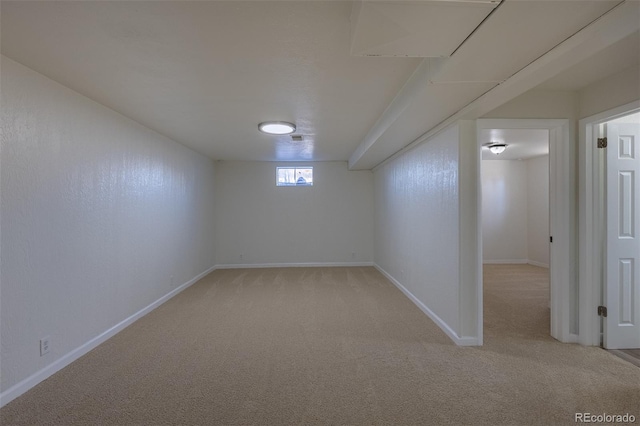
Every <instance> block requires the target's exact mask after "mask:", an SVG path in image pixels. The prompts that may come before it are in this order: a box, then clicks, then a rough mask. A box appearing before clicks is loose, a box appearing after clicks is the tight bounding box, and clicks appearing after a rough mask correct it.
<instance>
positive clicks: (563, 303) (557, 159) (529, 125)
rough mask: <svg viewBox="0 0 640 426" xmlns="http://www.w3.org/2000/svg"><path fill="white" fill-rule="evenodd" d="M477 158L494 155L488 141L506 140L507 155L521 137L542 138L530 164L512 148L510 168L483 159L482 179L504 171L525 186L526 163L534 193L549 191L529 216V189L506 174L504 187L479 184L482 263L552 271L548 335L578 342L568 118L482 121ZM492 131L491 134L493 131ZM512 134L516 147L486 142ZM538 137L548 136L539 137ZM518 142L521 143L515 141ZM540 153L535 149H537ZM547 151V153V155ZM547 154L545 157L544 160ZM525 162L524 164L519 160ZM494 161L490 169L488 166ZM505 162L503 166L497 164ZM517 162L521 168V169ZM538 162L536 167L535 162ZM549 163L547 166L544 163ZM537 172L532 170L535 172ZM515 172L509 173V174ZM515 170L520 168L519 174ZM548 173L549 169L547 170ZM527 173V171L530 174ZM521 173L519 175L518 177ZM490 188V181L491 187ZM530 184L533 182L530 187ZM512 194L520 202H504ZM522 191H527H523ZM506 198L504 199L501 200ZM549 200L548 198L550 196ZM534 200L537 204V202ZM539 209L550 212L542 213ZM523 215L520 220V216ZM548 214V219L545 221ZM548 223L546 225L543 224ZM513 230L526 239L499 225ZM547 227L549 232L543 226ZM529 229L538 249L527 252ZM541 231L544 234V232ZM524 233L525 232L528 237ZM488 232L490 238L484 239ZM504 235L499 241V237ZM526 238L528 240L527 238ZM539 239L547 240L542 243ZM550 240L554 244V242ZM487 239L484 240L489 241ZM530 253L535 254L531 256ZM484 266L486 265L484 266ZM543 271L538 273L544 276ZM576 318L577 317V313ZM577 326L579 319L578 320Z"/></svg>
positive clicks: (548, 274) (480, 122) (508, 165)
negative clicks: (572, 266)
mask: <svg viewBox="0 0 640 426" xmlns="http://www.w3.org/2000/svg"><path fill="white" fill-rule="evenodd" d="M477 123H478V126H477V127H478V135H477V139H478V151H479V153H478V155H479V156H481V157H480V158H482V155H483V154H482V152H483V151H485V152H486V154H484V156H485V157H487V156H488V158H492V157H490V155H495V154H491V153H490V152H489V151H488V150H487V149H486V147H483V146H482V145H484V144H485V143H487V142H503V143H506V145H507V147H506V149H505V151H504V152H503V153H501V154H499V155H500V156H503V155H505V154H506V153H508V152H509V149H510V148H516V147H517V145H518V144H521V143H522V144H523V145H524V143H523V142H522V138H523V136H522V135H525V134H526V133H527V132H529V133H530V135H537V139H538V140H539V142H538V144H537V148H536V147H535V145H536V144H535V143H533V142H530V143H531V144H532V146H530V147H529V148H531V150H532V152H533V153H532V154H530V156H529V157H530V158H531V159H532V160H529V159H528V158H525V156H523V155H518V150H516V149H513V150H512V151H511V153H512V154H509V155H507V156H505V157H503V158H505V159H507V158H509V159H510V160H511V163H512V164H508V162H507V161H499V160H493V161H492V160H487V161H481V162H480V163H481V166H480V169H481V175H482V174H484V172H485V170H484V169H486V171H488V172H489V173H494V174H495V173H500V172H497V171H496V170H501V169H504V170H502V173H503V174H504V173H511V174H512V175H513V176H512V179H515V180H518V179H520V180H521V181H522V182H521V186H522V185H524V184H525V183H524V182H526V180H527V178H526V176H527V174H528V173H527V172H525V170H524V167H525V166H526V162H528V161H531V162H532V166H531V168H532V175H533V176H532V180H533V182H532V183H531V185H532V186H533V187H534V188H531V191H532V192H533V193H535V195H537V196H538V197H540V193H539V192H536V191H540V188H541V187H542V189H545V188H546V189H547V190H548V192H547V194H548V195H546V196H545V195H543V197H544V198H546V200H548V203H544V202H543V203H540V204H541V205H537V206H532V207H534V208H535V213H533V212H531V213H529V212H528V211H526V209H527V201H526V198H527V194H526V191H523V190H520V191H518V190H517V188H514V185H515V182H514V181H512V180H509V181H507V180H506V176H503V177H505V179H503V181H502V184H501V183H500V182H499V179H497V178H496V177H495V176H494V182H493V185H494V187H493V188H490V187H486V188H483V187H482V182H480V183H479V188H478V193H479V194H481V196H480V197H479V201H478V202H479V206H478V212H479V213H478V215H479V217H478V224H482V226H481V227H480V228H481V229H480V231H479V234H480V240H481V241H482V243H481V246H482V249H481V250H480V259H479V264H480V265H482V264H489V263H493V264H516V263H520V264H528V265H535V266H532V268H534V269H535V267H536V266H537V267H538V268H542V267H548V268H549V270H548V272H547V271H545V270H542V276H545V275H547V276H548V281H549V289H550V290H549V297H548V302H547V306H549V307H550V313H549V322H550V324H549V326H548V328H547V331H546V333H545V334H547V335H548V334H551V336H552V337H554V338H556V339H558V340H560V341H562V342H574V341H576V340H577V336H576V334H575V332H574V331H573V330H572V329H571V317H572V316H571V312H570V311H571V306H570V294H571V292H572V285H575V281H574V280H571V273H570V267H569V259H570V258H571V250H572V245H571V229H572V227H571V224H570V216H569V211H570V200H571V194H570V185H569V183H570V171H569V170H570V162H569V126H568V120H564V119H561V120H550V119H540V120H537V119H481V120H478V122H477ZM492 132H493V133H492ZM510 132H512V133H513V134H514V135H516V134H518V132H519V133H520V135H518V136H516V138H515V139H513V142H512V143H511V144H512V145H513V146H511V147H510V146H509V141H508V140H503V141H500V140H486V139H487V136H489V138H491V136H492V134H493V135H494V137H495V138H498V137H499V136H500V134H503V135H508V134H509V133H510ZM540 135H543V136H544V137H543V138H541V137H540ZM516 141H517V142H516ZM536 149H537V151H536ZM547 153H548V154H547ZM511 155H514V158H513V159H511ZM545 155H548V157H546V158H542V157H543V156H545ZM534 157H539V158H538V160H536V161H533V158H534ZM518 158H521V161H518ZM489 163H494V164H492V165H490V166H488V167H485V164H489ZM499 163H503V164H499ZM518 163H521V164H520V167H518ZM533 163H537V164H533ZM540 163H543V165H546V166H547V168H542V170H544V171H543V173H545V174H546V177H547V178H548V185H547V184H546V182H544V183H542V185H540V182H539V180H540V178H539V173H540ZM545 163H546V164H545ZM536 168H537V170H533V169H536ZM506 169H511V172H508V171H506ZM516 170H519V172H518V171H516ZM547 170H548V171H547ZM527 171H528V170H527ZM518 173H519V174H520V177H519V178H518ZM488 184H489V185H491V183H488ZM526 184H527V185H528V184H529V182H527V183H526ZM509 191H511V192H514V193H515V197H516V200H515V201H514V200H510V201H509V200H506V199H505V197H504V196H505V195H506V193H507V192H509ZM523 192H524V193H523ZM501 197H502V198H501ZM547 197H548V198H547ZM535 201H539V198H536V200H535ZM508 203H511V204H512V205H513V208H515V209H516V210H517V209H518V208H520V210H522V212H520V213H518V212H517V211H516V210H513V211H511V212H509V211H508V210H507V209H508ZM540 209H542V210H543V211H546V213H544V212H543V213H539V211H540ZM518 215H519V216H518ZM527 215H531V216H533V219H534V220H533V221H532V223H531V224H529V223H527V222H528V221H527V220H526V216H527ZM541 216H544V218H541ZM539 219H547V221H546V223H545V221H544V220H539ZM501 226H502V227H511V228H512V230H515V232H516V233H517V232H520V235H522V237H521V238H520V239H519V241H518V238H517V237H515V238H514V237H513V235H512V238H509V237H508V236H507V235H506V233H505V232H502V231H505V230H504V229H500V227H501ZM545 227H546V229H547V230H546V231H545V230H544V228H545ZM529 228H531V233H532V235H533V237H532V238H531V240H532V243H533V244H532V245H533V246H534V247H532V248H531V250H529V246H528V240H529ZM540 228H542V229H543V230H542V231H540ZM491 229H493V230H496V229H498V231H500V232H498V233H497V234H494V235H492V234H491ZM524 229H526V230H527V232H526V234H525V233H524ZM485 234H486V235H485ZM499 234H501V236H499V237H497V238H496V235H499ZM524 235H526V237H524ZM539 237H543V238H542V239H540V238H539ZM551 238H553V242H552V243H551ZM485 239H486V240H485ZM496 241H502V243H504V245H503V246H502V247H501V248H500V249H499V248H498V247H497V246H496V245H495V244H496ZM530 252H531V254H530ZM481 268H482V267H481ZM540 272H541V271H540V269H539V270H538V273H540ZM482 275H483V274H482V273H480V274H479V294H480V295H482V292H483V290H484V282H483V278H482ZM483 308H484V306H483V304H482V301H481V304H480V306H479V310H480V311H481V312H482V315H484V311H483ZM576 317H577V315H576ZM575 322H576V323H577V320H576V321H575ZM483 323H484V321H483V316H481V318H480V325H479V326H480V327H482V326H483Z"/></svg>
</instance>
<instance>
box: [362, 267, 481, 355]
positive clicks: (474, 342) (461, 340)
mask: <svg viewBox="0 0 640 426" xmlns="http://www.w3.org/2000/svg"><path fill="white" fill-rule="evenodd" d="M373 266H374V267H375V268H376V269H377V270H378V271H380V273H381V274H382V275H384V276H385V277H386V278H387V279H388V280H389V281H391V282H392V283H393V285H395V286H396V287H398V289H399V290H400V291H401V292H403V293H404V295H405V296H407V297H408V298H409V300H411V301H412V302H413V303H414V304H415V305H416V306H417V307H418V308H419V309H420V310H421V311H422V312H424V313H425V314H426V315H427V316H428V317H429V318H431V320H432V321H433V322H435V323H436V325H437V326H438V327H440V328H441V329H442V331H444V332H445V333H446V334H447V336H449V338H450V339H451V340H453V342H454V343H455V344H456V345H458V346H479V342H478V338H476V337H460V336H458V334H457V333H456V332H455V331H454V330H453V329H452V328H451V327H449V325H448V324H447V323H446V322H444V321H443V320H442V318H440V317H439V316H438V315H436V314H435V313H434V312H433V311H432V310H431V309H429V308H428V307H427V306H426V305H425V304H424V303H422V302H421V301H420V300H418V298H417V297H415V296H414V295H413V294H412V293H411V292H410V291H409V290H407V288H406V287H405V286H403V285H402V284H400V283H399V282H398V281H397V280H396V279H395V278H393V277H392V276H391V275H390V274H389V273H388V272H387V271H385V270H384V269H382V268H381V267H380V266H379V265H378V264H376V263H374V264H373Z"/></svg>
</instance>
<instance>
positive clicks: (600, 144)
mask: <svg viewBox="0 0 640 426" xmlns="http://www.w3.org/2000/svg"><path fill="white" fill-rule="evenodd" d="M606 147H607V138H598V148H606Z"/></svg>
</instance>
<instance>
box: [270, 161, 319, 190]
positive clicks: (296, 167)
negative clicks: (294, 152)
mask: <svg viewBox="0 0 640 426" xmlns="http://www.w3.org/2000/svg"><path fill="white" fill-rule="evenodd" d="M280 169H286V170H293V175H294V177H295V176H296V174H297V171H298V170H299V169H307V170H311V182H306V183H280V182H279V180H278V176H279V171H280ZM309 186H313V166H276V187H289V188H294V187H295V188H299V187H309Z"/></svg>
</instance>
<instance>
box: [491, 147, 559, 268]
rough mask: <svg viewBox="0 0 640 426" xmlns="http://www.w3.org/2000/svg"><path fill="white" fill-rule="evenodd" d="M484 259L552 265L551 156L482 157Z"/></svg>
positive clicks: (499, 261) (544, 265)
mask: <svg viewBox="0 0 640 426" xmlns="http://www.w3.org/2000/svg"><path fill="white" fill-rule="evenodd" d="M482 257H483V262H484V263H531V264H534V265H538V266H543V267H548V266H549V156H548V155H545V156H541V157H535V158H531V159H528V160H524V161H518V160H491V161H483V162H482Z"/></svg>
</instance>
